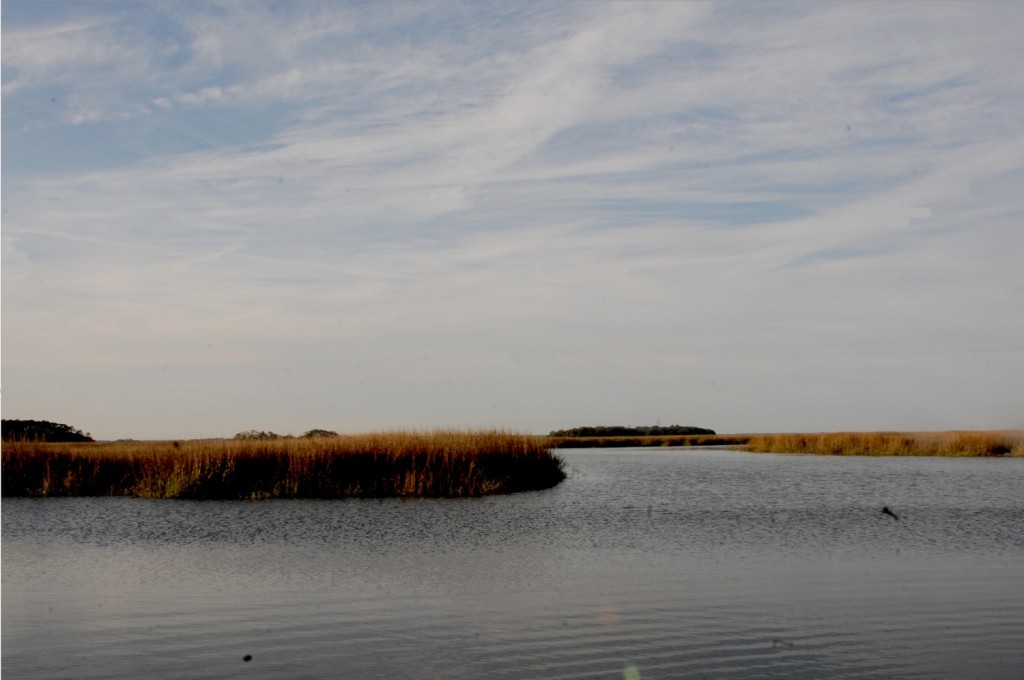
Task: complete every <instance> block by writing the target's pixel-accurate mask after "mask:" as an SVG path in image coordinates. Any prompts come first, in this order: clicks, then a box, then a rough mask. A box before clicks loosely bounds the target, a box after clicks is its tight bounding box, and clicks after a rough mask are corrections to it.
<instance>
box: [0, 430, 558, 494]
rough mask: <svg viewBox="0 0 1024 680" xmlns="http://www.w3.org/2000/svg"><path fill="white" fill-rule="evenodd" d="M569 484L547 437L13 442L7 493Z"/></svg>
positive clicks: (422, 489)
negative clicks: (78, 442)
mask: <svg viewBox="0 0 1024 680" xmlns="http://www.w3.org/2000/svg"><path fill="white" fill-rule="evenodd" d="M564 478H565V472H564V464H563V462H562V460H561V459H560V458H558V457H557V456H556V455H554V453H552V451H551V443H550V442H549V441H548V440H547V439H544V438H538V437H534V436H530V435H521V434H515V433H510V432H504V431H498V430H489V431H452V430H441V431H429V432H415V431H395V432H382V433H375V434H363V435H341V436H336V437H318V438H302V439H278V440H255V441H254V440H241V441H240V440H190V441H181V442H172V441H165V442H113V443H82V444H54V443H41V442H4V444H3V474H2V493H3V495H4V496H33V497H45V496H137V497H142V498H183V499H263V498H342V497H353V496H354V497H392V496H398V497H464V496H483V495H488V494H502V493H511V492H516V491H529V490H536V489H545V488H549V487H552V486H555V485H556V484H558V483H559V482H561V481H562V480H563V479H564Z"/></svg>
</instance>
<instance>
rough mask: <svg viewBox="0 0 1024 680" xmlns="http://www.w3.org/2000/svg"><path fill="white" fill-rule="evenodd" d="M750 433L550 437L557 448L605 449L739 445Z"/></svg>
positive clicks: (745, 440) (744, 442)
mask: <svg viewBox="0 0 1024 680" xmlns="http://www.w3.org/2000/svg"><path fill="white" fill-rule="evenodd" d="M748 439H750V435H745V434H736V435H723V434H668V435H640V436H635V437H550V441H551V445H552V446H554V447H555V448H557V449H603V448H615V447H625V446H739V445H743V444H746V443H747V440H748Z"/></svg>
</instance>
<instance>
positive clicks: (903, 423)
mask: <svg viewBox="0 0 1024 680" xmlns="http://www.w3.org/2000/svg"><path fill="white" fill-rule="evenodd" d="M982 7H983V9H981V10H980V11H979V10H978V9H975V6H967V5H956V4H943V5H928V6H919V5H902V6H899V7H895V8H892V7H888V6H887V10H886V11H885V12H879V11H877V10H878V8H877V7H875V6H872V5H870V4H865V3H832V4H828V5H806V4H802V3H783V4H771V5H768V4H764V5H762V4H747V3H738V4H733V3H716V4H698V3H651V4H647V3H639V4H638V3H630V4H624V5H620V4H591V3H578V4H573V3H559V4H555V5H543V4H542V5H536V4H523V5H519V4H512V5H508V4H467V5H456V4H447V5H442V6H429V7H428V6H420V5H419V4H415V3H414V4H409V5H400V4H389V5H386V6H379V7H378V6H363V5H348V4H328V5H320V4H314V3H295V4H293V5H290V6H286V7H280V6H271V5H262V4H244V5H235V4H225V5H219V4H204V5H178V4H139V5H135V4H125V5H116V6H110V5H106V4H98V5H91V4H88V3H84V4H80V5H76V6H75V9H74V11H72V10H71V9H67V10H61V11H50V12H39V11H37V10H36V9H35V8H34V6H32V5H31V4H24V5H23V4H20V3H8V4H6V5H5V22H4V27H3V31H4V35H3V38H4V86H3V87H4V104H5V106H4V121H3V125H4V132H5V133H6V134H5V145H4V164H3V180H4V189H3V191H4V196H3V202H4V216H3V245H4V255H3V284H4V285H3V304H4V339H3V343H4V347H3V350H4V352H3V356H4V359H3V363H4V373H5V377H6V378H7V381H6V385H5V387H6V388H7V389H6V395H5V396H6V397H7V404H6V406H7V409H8V410H7V411H5V414H6V413H11V414H12V415H11V416H10V417H41V418H57V419H60V418H64V419H65V420H68V421H71V422H74V423H75V424H76V425H78V426H83V427H86V426H87V429H90V431H92V432H94V433H96V432H100V433H101V434H102V435H104V436H110V437H115V436H136V437H138V436H153V437H157V436H200V435H224V434H231V433H232V432H234V431H237V430H241V429H249V428H251V427H260V428H263V429H266V428H272V429H278V430H291V431H298V430H301V429H303V428H307V427H314V426H329V427H332V429H348V430H357V429H367V428H371V427H379V426H398V425H402V426H421V425H422V426H432V425H508V426H514V427H520V428H524V429H528V430H532V431H545V430H547V429H552V428H555V427H562V426H569V425H572V424H583V423H586V422H622V423H626V422H648V421H650V422H653V421H655V420H657V419H662V420H665V421H669V420H672V421H676V420H686V421H692V422H693V423H694V424H698V425H707V426H711V427H716V428H717V429H720V430H733V431H737V430H748V431H749V430H800V429H839V428H853V429H864V428H903V427H909V428H941V427H971V426H977V427H1005V426H1011V425H1015V424H1016V425H1019V422H1016V421H1015V420H1014V418H1015V416H1013V415H1011V411H1010V410H1009V409H1008V408H1006V407H1004V406H1002V405H1001V404H1004V403H1013V402H1014V400H1015V399H1016V400H1017V401H1018V402H1019V397H1021V396H1024V395H1022V394H1021V393H1020V388H1019V386H1015V385H1013V384H1011V383H1010V382H1007V381H1006V380H1005V375H1007V374H1011V373H1013V372H1014V371H1017V372H1018V373H1019V369H1022V368H1024V354H1022V353H1021V352H1020V350H1019V348H1017V349H1014V344H1013V343H1003V342H993V341H992V339H993V338H1007V337H1016V336H1019V335H1020V333H1021V331H1024V327H1022V326H1024V321H1022V318H1021V315H1020V313H1019V311H1017V304H1016V302H1015V301H1016V300H1017V299H1019V296H1020V293H1021V289H1022V287H1024V281H1022V278H1021V274H1020V273H1018V271H1017V270H1018V269H1019V267H1017V266H1016V265H1015V263H1019V261H1020V259H1021V255H1024V253H1022V252H1021V241H1020V238H1019V236H1018V235H1017V232H1018V226H1017V225H1019V221H1020V218H1021V216H1022V208H1024V205H1022V201H1021V199H1020V198H1019V196H1018V193H1019V192H1018V191H1017V190H1016V189H1015V187H1016V186H1017V185H1018V184H1019V181H1018V180H1019V178H1020V177H1021V174H1022V172H1024V168H1022V162H1021V160H1020V159H1021V158H1024V154H1022V151H1024V125H1022V124H1021V123H1020V121H1019V115H1018V114H1019V111H1020V110H1021V108H1022V106H1024V78H1022V76H1021V75H1020V73H1019V69H1016V68H1015V64H1016V63H1019V59H1020V57H1021V56H1024V55H1022V54H1021V51H1022V50H1021V47H1020V45H1019V40H1018V36H1017V35H1016V31H1015V30H1014V29H1013V27H1014V26H1016V25H1020V24H1019V21H1020V19H1021V18H1022V17H1021V16H1020V15H1021V10H1020V8H1018V7H1016V6H1014V5H1008V4H991V5H988V4H986V5H983V6H982ZM62 12H64V14H65V15H63V16H62ZM112 75H116V78H115V77H112ZM51 100H52V101H51ZM992 347H1002V348H1008V349H1004V350H1001V351H999V352H994V353H993V352H988V351H984V348H992ZM978 348H982V350H983V351H980V352H979V351H978ZM938 357H941V358H942V360H941V361H939V359H938ZM99 383H102V384H103V385H105V387H104V388H103V389H102V390H100V393H99V394H98V395H97V393H96V391H95V390H94V389H93V388H92V387H91V385H93V384H99ZM986 388H988V389H991V390H992V394H993V396H992V397H986V398H982V399H980V400H978V399H976V398H977V397H978V394H980V393H983V392H984V390H985V389H986ZM183 394H189V395H191V396H190V397H189V399H188V403H187V405H182V404H179V402H180V401H181V399H182V396H181V395H183ZM140 395H145V396H140ZM257 395H262V396H257ZM971 399H976V403H975V402H972V401H971ZM769 402H770V403H769ZM124 409H128V410H127V411H124ZM15 411H16V412H17V414H18V415H15V413H14V412H15ZM60 414H68V415H66V416H64V415H60Z"/></svg>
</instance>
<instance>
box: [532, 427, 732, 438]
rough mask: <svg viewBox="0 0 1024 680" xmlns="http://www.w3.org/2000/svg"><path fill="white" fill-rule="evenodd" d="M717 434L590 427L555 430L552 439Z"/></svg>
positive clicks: (702, 430) (696, 430)
mask: <svg viewBox="0 0 1024 680" xmlns="http://www.w3.org/2000/svg"><path fill="white" fill-rule="evenodd" d="M686 434H716V433H715V431H714V430H709V429H707V428H704V427H692V426H690V425H640V426H637V427H629V426H625V425H588V426H584V427H573V428H570V429H568V430H553V431H552V432H551V436H552V437H643V436H657V435H686Z"/></svg>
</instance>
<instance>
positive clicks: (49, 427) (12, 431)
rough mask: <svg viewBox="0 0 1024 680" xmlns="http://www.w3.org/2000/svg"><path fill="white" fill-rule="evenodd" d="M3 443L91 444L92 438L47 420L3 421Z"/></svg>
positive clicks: (70, 427) (84, 433)
mask: <svg viewBox="0 0 1024 680" xmlns="http://www.w3.org/2000/svg"><path fill="white" fill-rule="evenodd" d="M3 439H4V441H5V442H91V441H93V438H92V436H91V435H90V434H89V433H88V432H82V431H81V430H79V429H76V428H74V427H72V426H71V425H64V424H62V423H51V422H50V421H48V420H7V419H4V420H3Z"/></svg>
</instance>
